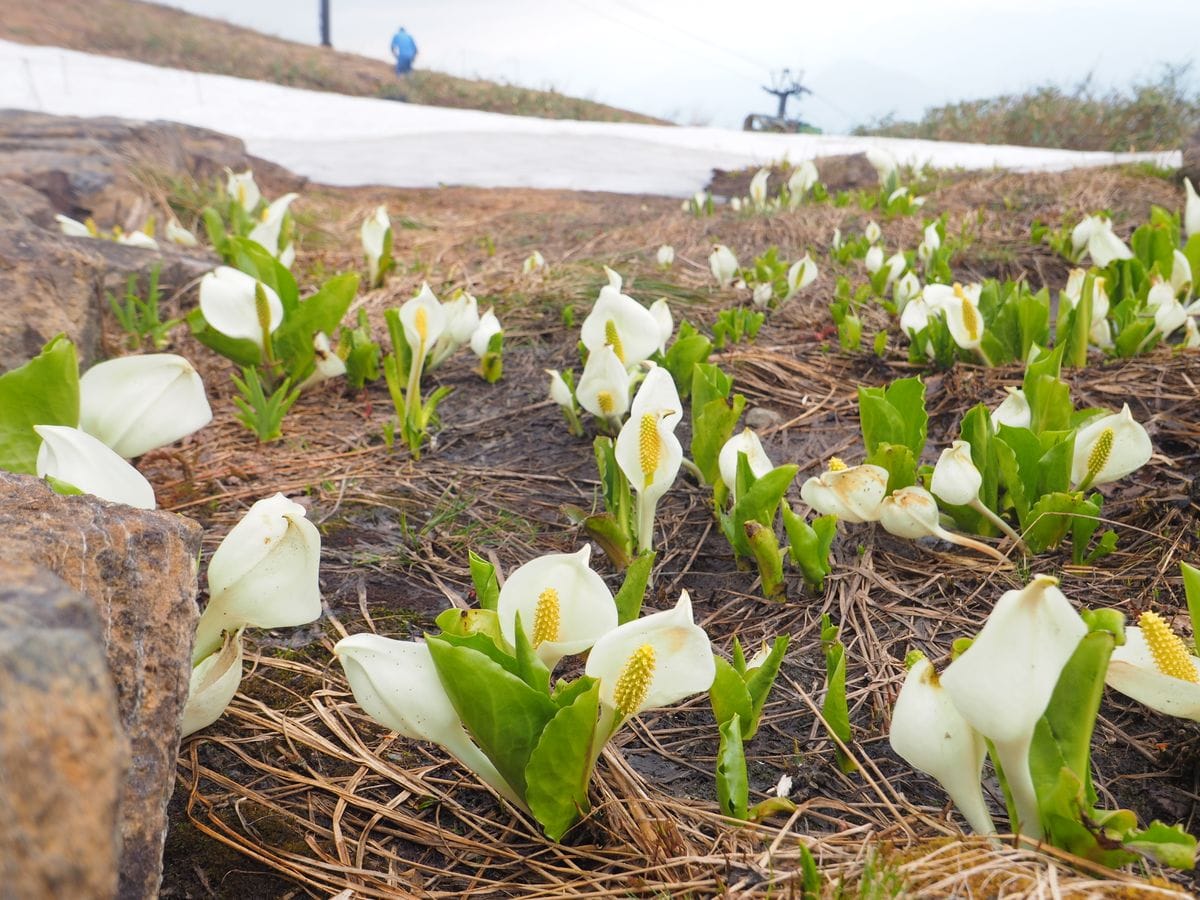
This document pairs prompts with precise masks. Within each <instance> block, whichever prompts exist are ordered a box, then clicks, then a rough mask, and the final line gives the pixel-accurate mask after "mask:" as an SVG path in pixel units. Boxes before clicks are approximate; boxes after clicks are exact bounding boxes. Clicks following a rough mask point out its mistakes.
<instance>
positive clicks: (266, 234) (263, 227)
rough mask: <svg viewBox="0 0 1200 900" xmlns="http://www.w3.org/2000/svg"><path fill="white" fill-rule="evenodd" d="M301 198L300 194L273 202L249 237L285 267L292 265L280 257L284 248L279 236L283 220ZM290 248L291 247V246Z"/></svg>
mask: <svg viewBox="0 0 1200 900" xmlns="http://www.w3.org/2000/svg"><path fill="white" fill-rule="evenodd" d="M299 196H300V195H299V194H284V195H283V196H282V197H279V198H278V199H276V200H273V201H272V202H271V204H270V205H269V206H268V207H267V208H266V209H264V210H263V213H262V218H261V219H260V220H259V222H258V224H256V225H255V226H254V227H253V228H252V229H250V234H249V235H248V237H249V238H250V240H252V241H254V243H256V244H258V245H259V246H260V247H262V248H263V249H264V250H266V251H267V252H268V253H270V254H271V255H272V256H274V257H277V258H279V260H280V262H283V264H284V265H285V266H288V265H290V263H289V262H284V260H283V258H282V257H281V256H280V253H281V251H282V250H283V248H282V247H280V246H279V235H280V231H281V230H282V228H283V219H284V217H285V216H286V215H287V212H288V207H290V206H291V205H292V201H293V200H295V199H296V198H297V197H299ZM288 246H289V247H290V246H291V244H289V245H288ZM293 252H294V251H293ZM293 258H294V256H293Z"/></svg>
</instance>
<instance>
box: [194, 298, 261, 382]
mask: <svg viewBox="0 0 1200 900" xmlns="http://www.w3.org/2000/svg"><path fill="white" fill-rule="evenodd" d="M186 321H187V324H188V328H189V329H190V330H191V332H192V337H194V338H195V339H196V340H198V341H199V342H200V343H202V344H203V345H204V346H205V347H207V348H208V349H209V350H213V351H215V352H217V353H219V354H221V356H223V357H225V358H226V359H227V360H229V361H230V362H234V363H237V364H238V365H239V366H241V367H243V368H246V369H249V368H252V367H254V366H257V365H258V364H259V363H260V362H262V356H263V353H262V348H261V347H259V346H258V344H256V343H254V341H251V340H248V339H246V338H231V337H226V336H225V335H223V334H222V333H221V332H219V331H217V329H215V328H213V327H212V326H211V325H209V324H208V322H207V321H206V320H205V318H204V313H202V312H200V308H199V307H196V308H195V309H193V310H192V311H191V312H190V313H188V314H187V318H186Z"/></svg>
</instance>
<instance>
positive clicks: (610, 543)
mask: <svg viewBox="0 0 1200 900" xmlns="http://www.w3.org/2000/svg"><path fill="white" fill-rule="evenodd" d="M583 528H584V530H585V531H586V532H587V533H588V536H589V537H591V538H592V540H594V541H595V542H596V543H597V544H599V545H600V549H601V550H603V551H604V555H605V556H607V557H608V559H609V562H611V563H612V564H613V565H614V566H615V567H616V568H617V569H618V570H621V569H625V568H627V567H628V566H629V564H630V562H631V561H632V559H633V549H634V548H633V536H632V535H631V534H630V533H629V531H628V529H626V528H622V527H621V524H620V523H619V522H618V521H617V520H616V518H615V517H614V516H613V515H612V514H611V513H599V514H597V515H594V516H588V517H587V518H586V519H584V520H583Z"/></svg>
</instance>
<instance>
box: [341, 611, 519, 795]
mask: <svg viewBox="0 0 1200 900" xmlns="http://www.w3.org/2000/svg"><path fill="white" fill-rule="evenodd" d="M333 653H334V656H336V657H337V658H338V661H339V662H340V663H341V664H342V668H343V669H345V671H346V680H347V681H349V682H350V690H351V691H352V692H353V693H354V700H355V702H356V703H358V705H359V706H361V707H362V710H363V712H365V713H366V714H367V715H368V716H370V717H371V718H372V719H374V720H375V721H377V722H379V723H381V724H383V725H385V726H387V727H388V728H390V729H392V730H393V731H395V732H396V733H397V734H399V735H400V736H402V737H406V738H409V739H410V740H414V741H430V742H431V743H434V744H437V745H438V746H439V747H441V748H442V749H443V750H445V751H446V752H447V753H449V754H450V755H451V756H453V757H454V758H455V759H457V760H458V761H459V762H460V763H462V764H463V765H464V766H466V767H467V768H468V769H470V770H471V771H472V772H474V773H475V774H476V775H478V776H479V777H480V779H481V780H483V781H484V782H485V783H486V784H488V785H489V786H490V787H491V788H492V789H493V790H494V791H496V793H498V794H499V795H500V796H502V797H504V798H505V799H506V800H509V801H510V802H512V803H515V804H516V805H517V806H519V807H521V808H522V809H524V808H525V804H524V803H522V802H521V800H520V799H519V798H518V797H517V793H516V791H514V790H513V789H512V786H511V785H509V784H508V782H506V781H505V780H504V778H503V776H501V775H500V773H499V772H498V771H497V770H496V767H495V766H494V765H492V761H491V760H490V759H488V758H487V756H486V755H485V754H484V753H483V751H482V750H480V749H479V748H478V747H477V746H476V745H475V743H474V742H473V741H472V740H471V738H470V737H469V736H468V734H467V730H466V729H465V728H464V727H463V724H462V720H461V719H459V717H458V713H456V712H455V711H454V706H453V704H451V702H450V698H449V696H447V694H446V689H445V688H444V687H442V682H441V679H440V678H439V677H438V672H437V667H436V666H434V664H433V657H432V656H431V655H430V653H429V647H428V646H427V645H426V644H425V643H423V642H421V641H396V640H392V639H390V638H385V637H380V636H379V635H377V634H352V635H350V637H346V638H342V639H341V640H340V641H338V642H337V644H335V645H334V648H333Z"/></svg>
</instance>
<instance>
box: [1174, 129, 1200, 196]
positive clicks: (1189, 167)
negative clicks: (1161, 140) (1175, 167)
mask: <svg viewBox="0 0 1200 900" xmlns="http://www.w3.org/2000/svg"><path fill="white" fill-rule="evenodd" d="M1179 174H1180V176H1181V177H1183V178H1190V179H1191V180H1192V184H1193V185H1195V186H1196V189H1197V190H1200V128H1197V129H1196V130H1195V131H1193V132H1192V136H1191V138H1189V139H1188V141H1187V143H1185V144H1184V145H1183V165H1182V166H1180V168H1179Z"/></svg>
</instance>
